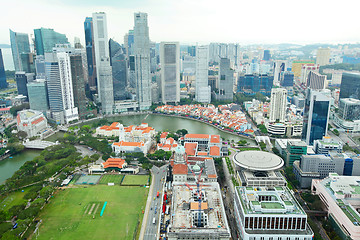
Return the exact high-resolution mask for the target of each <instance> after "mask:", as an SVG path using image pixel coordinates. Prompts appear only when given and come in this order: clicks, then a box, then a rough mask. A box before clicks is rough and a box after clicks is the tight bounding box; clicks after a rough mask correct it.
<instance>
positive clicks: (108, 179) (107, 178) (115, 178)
mask: <svg viewBox="0 0 360 240" xmlns="http://www.w3.org/2000/svg"><path fill="white" fill-rule="evenodd" d="M123 177H124V176H123V175H120V174H117V175H107V174H105V175H102V177H101V179H100V182H99V184H108V183H114V184H117V185H119V184H120V181H121V179H122V178H123Z"/></svg>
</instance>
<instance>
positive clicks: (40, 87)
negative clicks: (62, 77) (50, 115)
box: [27, 79, 49, 113]
mask: <svg viewBox="0 0 360 240" xmlns="http://www.w3.org/2000/svg"><path fill="white" fill-rule="evenodd" d="M27 89H28V94H29V103H30V109H33V110H37V111H41V112H43V113H46V111H47V110H48V109H49V100H48V92H47V83H46V81H45V79H38V80H36V81H34V82H31V83H28V84H27Z"/></svg>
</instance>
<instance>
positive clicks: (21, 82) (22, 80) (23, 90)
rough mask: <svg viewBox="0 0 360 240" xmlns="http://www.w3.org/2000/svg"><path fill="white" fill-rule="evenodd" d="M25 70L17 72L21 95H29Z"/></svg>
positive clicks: (16, 77) (17, 85) (18, 87)
mask: <svg viewBox="0 0 360 240" xmlns="http://www.w3.org/2000/svg"><path fill="white" fill-rule="evenodd" d="M25 74H26V73H25V72H15V81H16V87H17V91H18V94H19V95H23V96H26V97H28V91H27V87H26V84H27V77H26V75H25Z"/></svg>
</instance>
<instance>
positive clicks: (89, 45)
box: [84, 17, 97, 88]
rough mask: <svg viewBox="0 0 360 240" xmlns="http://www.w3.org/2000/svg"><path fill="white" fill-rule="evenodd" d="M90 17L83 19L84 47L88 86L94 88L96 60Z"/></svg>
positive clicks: (95, 82)
mask: <svg viewBox="0 0 360 240" xmlns="http://www.w3.org/2000/svg"><path fill="white" fill-rule="evenodd" d="M93 27H94V26H93V19H92V17H86V18H85V21H84V30H85V48H86V58H87V59H86V60H87V68H88V76H89V79H88V83H89V87H91V88H95V87H96V84H97V79H96V78H97V74H96V61H95V48H94V29H93Z"/></svg>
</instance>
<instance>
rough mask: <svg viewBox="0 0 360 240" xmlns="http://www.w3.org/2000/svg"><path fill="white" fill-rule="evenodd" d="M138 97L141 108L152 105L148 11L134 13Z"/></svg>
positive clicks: (144, 108) (145, 108)
mask: <svg viewBox="0 0 360 240" xmlns="http://www.w3.org/2000/svg"><path fill="white" fill-rule="evenodd" d="M134 56H135V75H136V77H135V78H136V95H137V96H136V97H137V100H138V102H139V108H140V110H147V109H149V108H150V106H151V76H150V40H149V27H148V22H147V13H140V12H139V13H135V14H134Z"/></svg>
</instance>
